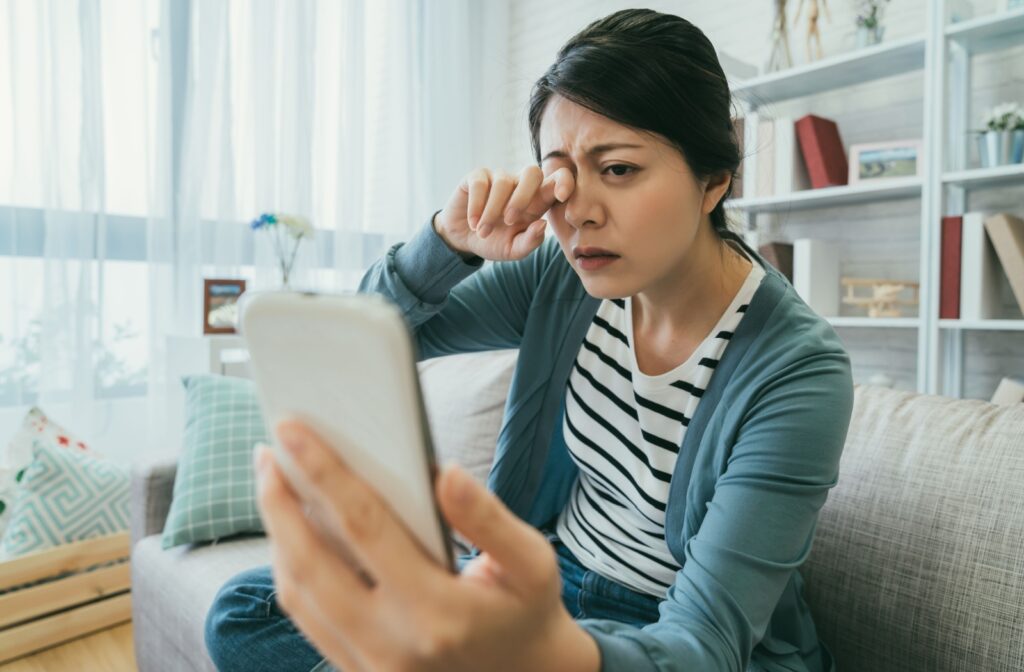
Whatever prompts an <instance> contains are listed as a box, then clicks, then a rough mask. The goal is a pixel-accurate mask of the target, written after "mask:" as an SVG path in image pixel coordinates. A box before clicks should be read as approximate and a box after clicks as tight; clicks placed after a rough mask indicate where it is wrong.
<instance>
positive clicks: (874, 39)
mask: <svg viewBox="0 0 1024 672" xmlns="http://www.w3.org/2000/svg"><path fill="white" fill-rule="evenodd" d="M883 34H885V28H883V27H882V26H875V27H873V28H869V27H868V26H857V48H858V49H863V48H864V47H870V46H872V45H874V44H878V43H879V42H881V41H882V35H883Z"/></svg>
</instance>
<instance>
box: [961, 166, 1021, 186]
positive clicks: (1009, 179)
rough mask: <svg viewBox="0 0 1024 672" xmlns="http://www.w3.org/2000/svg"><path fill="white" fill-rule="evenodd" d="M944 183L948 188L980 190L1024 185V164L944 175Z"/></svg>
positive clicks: (974, 169) (972, 169)
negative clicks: (1016, 184) (1017, 184)
mask: <svg viewBox="0 0 1024 672" xmlns="http://www.w3.org/2000/svg"><path fill="white" fill-rule="evenodd" d="M942 183H943V184H944V185H948V186H956V187H964V188H967V189H978V188H984V187H998V186H1004V185H1007V184H1014V183H1022V184H1024V163H1013V164H1010V165H1008V166H996V167H995V168H971V169H970V170H957V171H950V172H947V173H943V174H942Z"/></svg>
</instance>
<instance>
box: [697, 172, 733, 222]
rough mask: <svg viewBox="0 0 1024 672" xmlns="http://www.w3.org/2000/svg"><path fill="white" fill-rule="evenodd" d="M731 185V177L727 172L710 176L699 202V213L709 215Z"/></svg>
mask: <svg viewBox="0 0 1024 672" xmlns="http://www.w3.org/2000/svg"><path fill="white" fill-rule="evenodd" d="M731 183H732V175H730V174H729V173H728V172H723V173H719V174H718V175H712V176H711V177H710V178H708V183H707V184H706V185H705V186H704V200H703V202H701V205H700V211H701V213H702V214H705V215H708V214H711V211H712V210H714V209H715V206H717V205H718V202H719V201H721V200H722V198H723V197H724V196H725V192H726V190H727V189H728V188H729V185H730V184H731Z"/></svg>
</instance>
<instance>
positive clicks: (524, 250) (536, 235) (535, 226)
mask: <svg viewBox="0 0 1024 672" xmlns="http://www.w3.org/2000/svg"><path fill="white" fill-rule="evenodd" d="M547 225H548V223H547V220H544V219H538V220H537V221H535V222H533V223H532V224H530V226H528V227H526V229H524V230H523V231H520V232H519V233H518V234H516V236H515V237H514V238H513V239H512V243H511V249H510V250H509V255H510V257H511V258H513V259H521V258H523V257H525V256H526V255H528V254H529V253H530V252H533V251H534V250H535V249H537V247H539V246H540V244H541V243H543V242H544V228H545V227H546V226H547Z"/></svg>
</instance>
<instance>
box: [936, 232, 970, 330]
mask: <svg viewBox="0 0 1024 672" xmlns="http://www.w3.org/2000/svg"><path fill="white" fill-rule="evenodd" d="M963 221H964V218H963V217H960V216H956V217H943V218H942V243H941V252H940V253H939V318H940V319H943V320H957V319H960V255H961V254H962V252H961V233H962V231H963Z"/></svg>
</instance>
